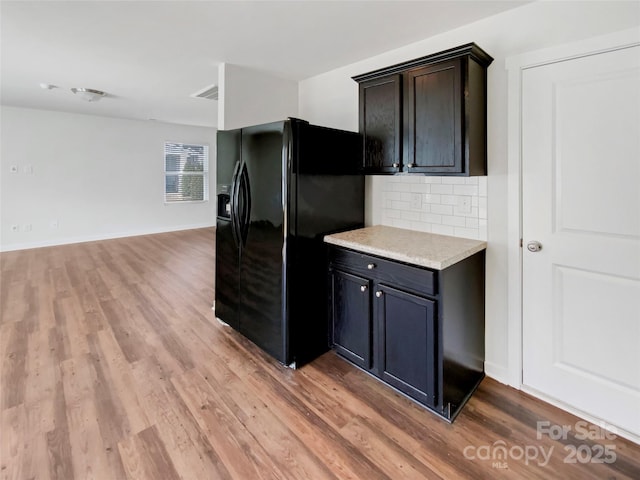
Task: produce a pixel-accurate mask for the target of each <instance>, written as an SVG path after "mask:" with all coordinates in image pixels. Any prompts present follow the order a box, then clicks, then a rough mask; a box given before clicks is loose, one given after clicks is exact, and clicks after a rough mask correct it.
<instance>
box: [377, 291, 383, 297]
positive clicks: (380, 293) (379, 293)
mask: <svg viewBox="0 0 640 480" xmlns="http://www.w3.org/2000/svg"><path fill="white" fill-rule="evenodd" d="M381 296H382V290H378V291H377V292H376V297H378V298H380V297H381Z"/></svg>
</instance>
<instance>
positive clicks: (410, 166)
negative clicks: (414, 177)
mask: <svg viewBox="0 0 640 480" xmlns="http://www.w3.org/2000/svg"><path fill="white" fill-rule="evenodd" d="M415 166H416V164H415V163H410V164H409V165H407V167H409V168H413V167H415Z"/></svg>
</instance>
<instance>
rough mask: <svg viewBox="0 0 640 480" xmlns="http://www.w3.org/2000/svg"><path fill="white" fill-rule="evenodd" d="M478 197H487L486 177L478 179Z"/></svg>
mask: <svg viewBox="0 0 640 480" xmlns="http://www.w3.org/2000/svg"><path fill="white" fill-rule="evenodd" d="M478 195H480V196H481V197H486V196H487V177H478Z"/></svg>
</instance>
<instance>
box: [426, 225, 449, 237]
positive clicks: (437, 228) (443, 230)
mask: <svg viewBox="0 0 640 480" xmlns="http://www.w3.org/2000/svg"><path fill="white" fill-rule="evenodd" d="M431 232H432V233H438V234H440V235H453V234H454V233H455V230H454V227H452V226H451V225H432V227H431Z"/></svg>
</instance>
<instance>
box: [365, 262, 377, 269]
mask: <svg viewBox="0 0 640 480" xmlns="http://www.w3.org/2000/svg"><path fill="white" fill-rule="evenodd" d="M367 268H368V269H369V270H373V269H374V268H376V264H375V263H370V264H369V265H367Z"/></svg>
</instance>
